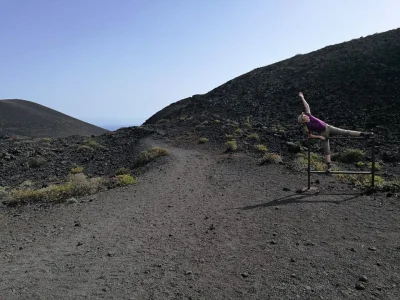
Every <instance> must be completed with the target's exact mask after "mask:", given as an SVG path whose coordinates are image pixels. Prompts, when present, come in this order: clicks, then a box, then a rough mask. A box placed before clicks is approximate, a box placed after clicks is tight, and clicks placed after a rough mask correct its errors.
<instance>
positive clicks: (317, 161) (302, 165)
mask: <svg viewBox="0 0 400 300" xmlns="http://www.w3.org/2000/svg"><path fill="white" fill-rule="evenodd" d="M294 163H295V168H296V169H298V170H304V169H307V167H308V158H307V155H305V154H303V153H298V154H297V158H296V159H295V162H294ZM310 168H311V170H314V171H325V169H326V164H325V163H324V161H323V158H322V156H321V155H318V154H317V153H313V152H311V153H310Z"/></svg>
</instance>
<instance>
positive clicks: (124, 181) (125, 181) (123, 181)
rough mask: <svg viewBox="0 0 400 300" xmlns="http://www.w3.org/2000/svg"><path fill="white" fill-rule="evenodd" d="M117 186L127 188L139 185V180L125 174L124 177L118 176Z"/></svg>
mask: <svg viewBox="0 0 400 300" xmlns="http://www.w3.org/2000/svg"><path fill="white" fill-rule="evenodd" d="M116 179H117V180H116V185H117V186H126V185H131V184H136V183H138V180H137V179H136V178H134V177H132V176H131V175H128V174H123V175H117V176H116Z"/></svg>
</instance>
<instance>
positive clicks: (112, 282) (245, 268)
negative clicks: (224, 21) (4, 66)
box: [0, 30, 400, 300]
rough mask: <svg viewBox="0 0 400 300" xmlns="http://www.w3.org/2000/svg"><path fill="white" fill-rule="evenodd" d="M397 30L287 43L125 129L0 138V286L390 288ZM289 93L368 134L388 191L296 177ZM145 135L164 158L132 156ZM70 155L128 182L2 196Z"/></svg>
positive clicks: (390, 294) (111, 292) (298, 155)
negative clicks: (62, 193) (93, 189)
mask: <svg viewBox="0 0 400 300" xmlns="http://www.w3.org/2000/svg"><path fill="white" fill-rule="evenodd" d="M399 41H400V31H399V30H393V31H389V32H386V33H383V34H378V35H372V36H369V37H366V38H361V39H357V40H354V41H350V42H348V43H343V44H339V45H334V46H329V47H326V48H324V49H321V50H318V51H315V52H313V53H310V54H307V55H298V56H295V57H294V58H292V59H288V60H286V61H283V62H279V63H276V64H273V65H271V66H267V67H263V68H259V69H256V70H254V71H252V72H249V73H247V74H244V75H242V76H240V77H238V78H235V79H232V80H231V81H229V82H227V83H226V84H224V85H222V86H220V87H217V88H216V89H214V90H213V91H211V92H210V93H208V94H205V95H196V96H193V97H190V98H187V99H183V100H181V101H178V102H177V103H175V104H172V105H170V106H169V107H166V108H165V109H164V110H162V111H160V112H158V113H157V114H155V115H154V116H152V117H151V118H149V120H148V121H146V123H145V124H144V125H142V126H139V127H129V128H122V129H119V130H117V131H115V132H108V133H104V134H100V135H95V134H94V135H92V136H82V135H68V134H67V135H68V136H66V137H53V138H49V137H48V136H47V135H46V136H45V137H42V136H41V137H39V138H29V139H18V138H17V139H4V140H2V141H0V159H1V160H0V186H1V189H0V197H1V198H2V202H1V203H2V205H0V270H1V276H0V299H7V300H13V299H18V300H19V299H55V298H61V299H380V300H397V299H400V285H399V282H400V243H399V241H400V213H399V212H400V200H399V198H400V197H399V194H400V185H399V183H400V181H399V177H400V171H399V167H400V165H399V161H400V160H399V152H398V151H399V150H398V146H399V130H400V129H399V127H398V125H399V121H400V114H399V111H398V110H396V109H395V108H396V107H397V106H398V104H399V97H398V96H399V91H400V90H399V85H398V83H400V82H399V81H400V76H399V74H400V72H399V71H400V69H399V64H400V60H399V54H400V44H399ZM299 90H302V91H303V92H304V93H305V96H306V99H307V100H308V101H309V103H310V105H311V110H312V112H313V113H314V114H315V115H316V116H318V117H321V118H325V119H326V120H327V122H329V123H333V125H336V126H341V127H346V128H357V129H358V128H360V129H368V130H372V131H374V132H375V133H376V134H377V137H376V145H377V147H376V151H377V160H378V162H379V163H380V166H381V169H380V170H379V171H377V173H378V175H379V176H381V178H382V180H385V182H391V183H392V184H391V185H390V186H389V188H388V189H385V188H383V187H381V188H379V189H376V190H368V189H367V190H366V189H364V188H363V186H358V185H355V182H354V180H353V181H351V180H349V179H348V178H347V179H346V178H341V177H338V176H330V175H327V174H321V175H317V174H313V176H312V189H311V190H309V191H305V190H304V187H305V186H306V184H307V177H306V173H305V165H304V154H305V153H306V150H307V148H306V147H307V146H308V144H307V142H306V141H305V140H304V137H303V135H302V133H301V132H300V130H299V128H298V127H297V126H296V119H297V114H298V113H300V112H301V109H302V107H301V102H300V100H299V99H298V97H297V92H298V91H299ZM378 100H379V101H378ZM382 101H383V102H382ZM388 119H390V120H391V121H390V123H388V122H387V120H388ZM21 135H23V136H29V135H28V134H26V132H21ZM370 146H371V140H337V141H332V149H333V151H334V152H335V153H341V152H342V151H344V150H346V149H350V148H358V149H365V151H366V152H365V156H363V158H362V160H363V161H362V163H365V164H368V163H370V162H371V158H372V157H371V155H372V153H371V152H370V148H371V147H370ZM310 147H311V150H312V152H313V153H315V154H313V160H314V161H313V163H314V164H315V165H313V168H314V167H315V168H317V167H318V158H317V157H320V156H321V155H320V154H321V149H320V145H319V143H318V142H315V141H314V142H312V143H311V145H310ZM155 148H157V149H167V150H168V153H169V155H168V156H164V157H158V158H157V159H155V160H153V161H150V162H148V163H146V164H140V163H139V162H140V157H141V153H143V151H145V150H146V149H155ZM265 157H269V158H273V159H270V160H266V159H265ZM300 161H303V164H301V163H299V162H300ZM334 167H335V168H338V169H358V168H359V166H357V167H356V166H355V164H354V163H350V164H349V163H342V162H340V161H335V162H334ZM74 168H79V169H80V170H81V172H83V173H84V174H85V175H86V176H88V177H89V178H93V177H97V176H102V177H110V176H113V175H115V174H116V172H118V170H119V169H121V168H124V169H126V170H128V172H129V174H131V175H134V176H135V177H137V178H138V181H137V182H136V183H135V184H131V185H128V186H125V187H119V188H110V189H103V190H102V191H100V192H98V193H96V194H92V195H87V196H81V197H77V198H74V199H73V201H66V202H63V203H59V201H57V202H52V201H42V200H41V199H36V200H35V201H27V202H21V203H17V205H15V204H16V203H13V205H9V204H10V202H8V200H7V201H4V199H5V198H6V196H7V195H8V192H9V191H10V190H12V189H26V190H35V189H41V188H45V187H47V186H48V185H50V184H53V185H58V184H62V183H63V182H64V181H65V180H67V178H68V176H69V175H70V174H71V172H72V170H73V169H74ZM343 179H345V180H343ZM367 184H368V183H367ZM69 200H71V199H69Z"/></svg>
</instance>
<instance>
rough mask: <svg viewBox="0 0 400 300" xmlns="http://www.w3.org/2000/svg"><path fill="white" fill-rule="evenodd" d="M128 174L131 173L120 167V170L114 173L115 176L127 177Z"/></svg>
mask: <svg viewBox="0 0 400 300" xmlns="http://www.w3.org/2000/svg"><path fill="white" fill-rule="evenodd" d="M130 172H131V171H130V170H129V169H128V168H125V167H121V168H118V169H117V170H116V171H115V175H129V174H130Z"/></svg>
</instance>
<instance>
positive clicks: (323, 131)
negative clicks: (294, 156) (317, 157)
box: [298, 92, 373, 172]
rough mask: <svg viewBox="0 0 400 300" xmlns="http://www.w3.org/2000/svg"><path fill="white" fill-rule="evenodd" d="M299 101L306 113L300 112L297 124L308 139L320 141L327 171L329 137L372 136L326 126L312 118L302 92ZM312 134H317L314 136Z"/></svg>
mask: <svg viewBox="0 0 400 300" xmlns="http://www.w3.org/2000/svg"><path fill="white" fill-rule="evenodd" d="M299 96H300V98H301V100H302V101H303V104H304V108H305V110H306V113H304V112H302V113H301V115H300V116H299V118H298V121H299V123H301V124H303V126H304V131H305V132H307V133H308V138H309V139H320V140H321V143H322V147H323V148H324V156H325V162H326V165H327V171H328V172H329V171H330V170H331V150H330V147H329V137H330V136H335V135H342V136H365V137H370V136H372V135H373V133H372V132H360V131H351V130H345V129H341V128H337V127H333V126H331V125H328V124H326V123H325V122H324V121H322V120H320V119H318V118H316V117H314V116H313V115H312V114H311V112H310V106H309V105H308V103H307V101H306V99H304V95H303V93H302V92H300V93H299ZM313 133H317V134H318V135H315V134H313Z"/></svg>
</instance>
